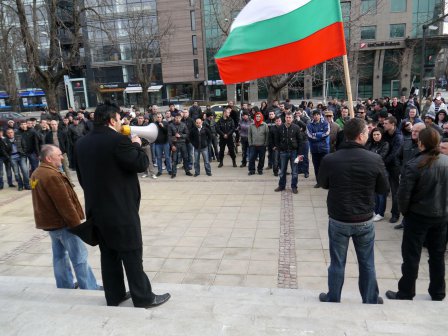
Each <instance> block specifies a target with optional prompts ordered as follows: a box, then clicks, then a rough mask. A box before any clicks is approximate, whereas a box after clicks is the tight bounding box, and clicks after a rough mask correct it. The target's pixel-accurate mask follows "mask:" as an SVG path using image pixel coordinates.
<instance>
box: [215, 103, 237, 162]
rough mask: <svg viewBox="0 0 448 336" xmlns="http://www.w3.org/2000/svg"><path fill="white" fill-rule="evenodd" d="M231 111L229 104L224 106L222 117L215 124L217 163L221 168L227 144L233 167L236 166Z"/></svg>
mask: <svg viewBox="0 0 448 336" xmlns="http://www.w3.org/2000/svg"><path fill="white" fill-rule="evenodd" d="M231 111H232V107H231V106H226V107H225V108H224V111H223V113H222V118H221V119H219V120H218V122H217V124H216V131H217V132H218V134H219V165H218V168H221V167H222V166H223V165H224V152H225V148H226V146H227V149H228V151H229V154H230V157H231V158H232V163H233V167H237V164H236V156H235V145H234V143H233V133H234V132H235V123H234V121H233V119H232V118H231V117H230V113H231Z"/></svg>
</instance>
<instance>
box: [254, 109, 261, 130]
mask: <svg viewBox="0 0 448 336" xmlns="http://www.w3.org/2000/svg"><path fill="white" fill-rule="evenodd" d="M257 115H260V117H261V118H260V121H257ZM254 123H255V127H256V128H258V127H260V125H261V124H262V123H263V113H261V112H257V113H255V120H254Z"/></svg>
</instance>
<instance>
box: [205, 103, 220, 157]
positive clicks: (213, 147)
mask: <svg viewBox="0 0 448 336" xmlns="http://www.w3.org/2000/svg"><path fill="white" fill-rule="evenodd" d="M204 125H205V126H207V127H208V128H209V130H210V134H211V136H212V139H211V141H210V143H209V144H208V153H209V159H210V160H211V161H212V160H218V153H219V152H218V132H217V130H216V121H215V116H214V115H213V112H212V111H211V110H210V111H207V112H206V118H205V121H204Z"/></svg>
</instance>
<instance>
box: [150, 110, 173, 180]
mask: <svg viewBox="0 0 448 336" xmlns="http://www.w3.org/2000/svg"><path fill="white" fill-rule="evenodd" d="M155 124H156V126H157V129H158V132H157V138H156V141H155V142H154V143H155V152H156V158H157V170H158V172H157V174H156V176H157V177H158V176H161V175H162V170H163V169H162V168H163V166H162V158H163V157H165V166H166V171H167V172H168V175H171V174H172V169H171V152H170V148H171V139H170V137H169V136H168V122H166V121H165V120H163V116H162V113H157V117H156V122H155Z"/></svg>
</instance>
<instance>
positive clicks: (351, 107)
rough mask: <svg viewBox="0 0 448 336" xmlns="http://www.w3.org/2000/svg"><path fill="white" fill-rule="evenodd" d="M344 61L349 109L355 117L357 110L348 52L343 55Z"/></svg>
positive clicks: (352, 116)
mask: <svg viewBox="0 0 448 336" xmlns="http://www.w3.org/2000/svg"><path fill="white" fill-rule="evenodd" d="M342 61H343V63H344V75H345V86H346V88H347V100H348V110H349V112H350V118H354V117H355V111H354V109H353V96H352V84H351V82H350V70H349V68H348V58H347V54H345V55H343V56H342Z"/></svg>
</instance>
